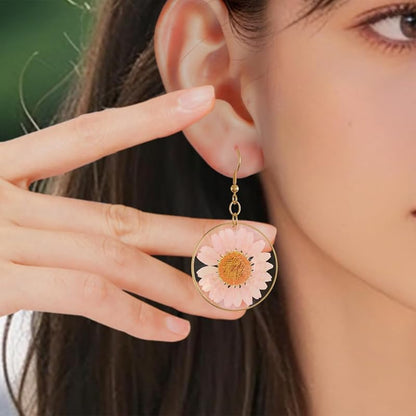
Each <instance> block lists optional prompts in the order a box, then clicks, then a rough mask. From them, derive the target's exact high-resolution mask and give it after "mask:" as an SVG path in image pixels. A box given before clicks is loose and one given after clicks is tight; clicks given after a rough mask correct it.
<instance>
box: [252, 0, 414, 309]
mask: <svg viewBox="0 0 416 416" xmlns="http://www.w3.org/2000/svg"><path fill="white" fill-rule="evenodd" d="M296 3H297V6H296ZM304 3H305V2H304V1H299V0H298V1H294V0H279V1H270V6H269V18H270V19H271V21H272V25H273V26H274V28H275V29H276V32H279V31H280V30H281V29H283V27H284V26H286V25H287V24H289V23H290V22H291V21H292V20H293V19H295V18H296V17H297V16H298V15H297V14H296V13H297V11H298V10H300V6H301V5H303V6H304ZM341 3H342V4H341ZM341 3H340V4H339V6H338V7H337V8H335V9H334V10H332V12H331V13H330V14H327V15H326V16H323V17H322V18H319V19H316V15H315V19H316V20H315V21H312V20H308V21H301V22H300V23H298V24H296V25H294V26H291V27H289V28H287V29H285V30H283V31H281V32H279V33H276V34H275V35H274V37H273V39H271V41H270V42H269V43H268V46H267V48H265V49H262V52H261V55H262V59H263V60H264V62H263V63H264V68H265V71H264V73H263V74H262V76H261V77H258V79H257V80H256V81H255V83H254V84H253V85H252V86H255V91H256V94H257V96H256V99H255V101H253V103H254V102H255V106H254V107H252V108H251V113H252V116H253V119H254V120H255V124H256V126H257V129H258V130H259V133H260V137H261V138H262V141H263V146H264V157H265V165H266V167H267V168H268V170H269V177H268V179H267V180H268V181H270V182H271V183H272V184H273V185H272V186H273V188H272V189H273V193H274V195H273V197H272V198H273V199H274V200H275V201H279V203H278V204H277V206H279V207H280V208H279V209H284V210H285V212H286V213H287V214H289V215H290V217H291V219H292V220H293V222H294V223H295V224H296V226H297V227H298V228H299V229H300V230H302V231H303V233H304V234H305V236H306V237H308V238H309V239H310V240H311V243H313V244H315V245H316V246H317V247H318V248H320V249H321V250H322V251H323V252H324V253H325V254H326V255H327V256H328V257H330V258H332V259H333V260H334V261H335V262H336V263H337V264H338V265H339V266H340V267H342V268H343V269H346V270H348V271H349V272H350V273H352V274H354V275H356V276H357V277H359V278H360V279H362V280H364V281H366V282H367V283H369V284H370V285H372V286H373V287H375V288H377V289H378V290H380V291H382V292H384V293H386V294H387V295H389V296H390V297H393V298H395V299H396V300H398V301H400V302H401V303H402V304H405V305H407V306H410V307H412V308H413V309H415V310H416V217H415V216H414V215H412V211H413V210H416V1H414V2H410V3H411V5H412V6H413V9H414V10H413V14H411V13H409V17H408V18H407V19H406V15H405V13H404V12H402V14H400V12H399V11H397V12H396V15H397V16H396V17H390V18H384V19H383V20H380V21H379V22H378V23H372V24H368V25H367V29H365V30H363V29H361V31H360V29H359V28H357V27H356V28H353V26H354V24H357V23H359V22H361V21H364V20H363V19H368V18H369V17H370V16H373V15H375V13H376V12H377V11H376V9H379V10H380V9H381V7H383V8H384V9H385V7H384V6H390V8H392V6H398V5H399V4H401V3H403V2H399V1H394V0H390V1H389V0H350V1H344V2H341ZM364 13H366V14H367V17H365V16H364V15H363V14H364ZM359 15H361V17H360V16H359ZM383 39H384V40H383ZM394 45H396V46H394ZM259 59H260V58H259ZM271 209H272V210H273V207H271ZM281 214H282V215H283V212H281ZM276 215H277V216H278V215H279V212H277V213H276ZM277 234H278V236H279V229H278V233H277ZM278 241H279V240H278V239H277V244H279V242H278ZM289 250H290V248H289ZM297 255H298V256H302V253H298V254H297ZM306 277H307V276H306Z"/></svg>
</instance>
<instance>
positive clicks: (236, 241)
mask: <svg viewBox="0 0 416 416" xmlns="http://www.w3.org/2000/svg"><path fill="white" fill-rule="evenodd" d="M210 237H211V245H204V246H203V247H201V248H200V250H199V252H198V254H197V258H198V260H200V261H201V262H202V263H204V264H205V265H206V266H204V267H201V268H200V269H199V270H198V271H197V275H198V277H200V280H199V281H198V284H199V285H200V286H201V287H202V289H203V290H204V291H205V292H207V294H208V296H209V298H210V299H211V300H213V301H214V302H216V303H220V302H224V306H225V307H226V308H229V307H232V306H235V307H239V306H241V303H242V302H243V301H244V302H245V303H246V305H247V306H250V305H251V304H252V303H253V298H254V299H260V298H261V296H262V295H261V293H260V290H263V289H267V284H266V282H270V281H271V280H272V276H271V275H270V274H269V273H268V272H267V270H270V269H271V268H273V267H274V266H273V264H271V263H269V262H268V261H267V260H269V259H270V257H271V254H270V253H269V252H263V251H262V250H263V249H264V246H265V244H266V243H265V241H264V240H262V239H259V240H257V241H254V237H255V235H254V233H253V232H252V231H250V230H249V229H248V228H246V227H243V226H240V227H239V228H238V230H237V231H235V230H233V229H232V228H226V229H222V230H221V231H218V232H217V233H213V234H211V236H210ZM243 307H244V306H243Z"/></svg>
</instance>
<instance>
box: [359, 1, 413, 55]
mask: <svg viewBox="0 0 416 416" xmlns="http://www.w3.org/2000/svg"><path fill="white" fill-rule="evenodd" d="M365 16H367V17H365V18H364V19H361V21H360V22H359V23H358V24H356V25H354V26H353V27H359V29H360V32H361V33H362V34H364V35H365V36H366V37H367V38H369V39H370V40H372V41H373V42H375V43H376V44H380V45H381V46H385V47H388V48H392V49H399V50H403V49H412V48H416V3H405V4H396V5H391V6H385V7H382V8H380V9H376V10H375V12H370V13H365ZM368 16H369V17H368Z"/></svg>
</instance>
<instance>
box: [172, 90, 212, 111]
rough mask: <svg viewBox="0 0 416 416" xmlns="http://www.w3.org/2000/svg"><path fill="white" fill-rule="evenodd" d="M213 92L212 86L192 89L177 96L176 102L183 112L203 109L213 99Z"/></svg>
mask: <svg viewBox="0 0 416 416" xmlns="http://www.w3.org/2000/svg"><path fill="white" fill-rule="evenodd" d="M214 94H215V90H214V87H213V86H212V85H204V86H203V87H196V88H192V89H190V90H188V91H185V92H184V93H183V94H182V95H180V96H179V98H178V102H179V105H180V107H181V108H182V109H183V110H186V111H189V110H192V111H193V110H197V109H198V108H200V107H205V106H206V105H207V104H208V103H209V102H210V101H211V100H212V98H213V97H214Z"/></svg>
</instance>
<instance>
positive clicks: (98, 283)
mask: <svg viewBox="0 0 416 416" xmlns="http://www.w3.org/2000/svg"><path fill="white" fill-rule="evenodd" d="M80 290H81V299H82V300H83V301H85V303H84V304H85V305H87V306H88V305H89V304H91V302H92V303H93V304H95V305H97V304H101V303H103V302H105V301H106V300H107V298H108V296H109V287H108V284H107V283H106V281H105V280H104V279H103V278H102V277H100V276H98V275H94V274H87V275H86V276H84V277H83V278H82V279H81V288H80Z"/></svg>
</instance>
